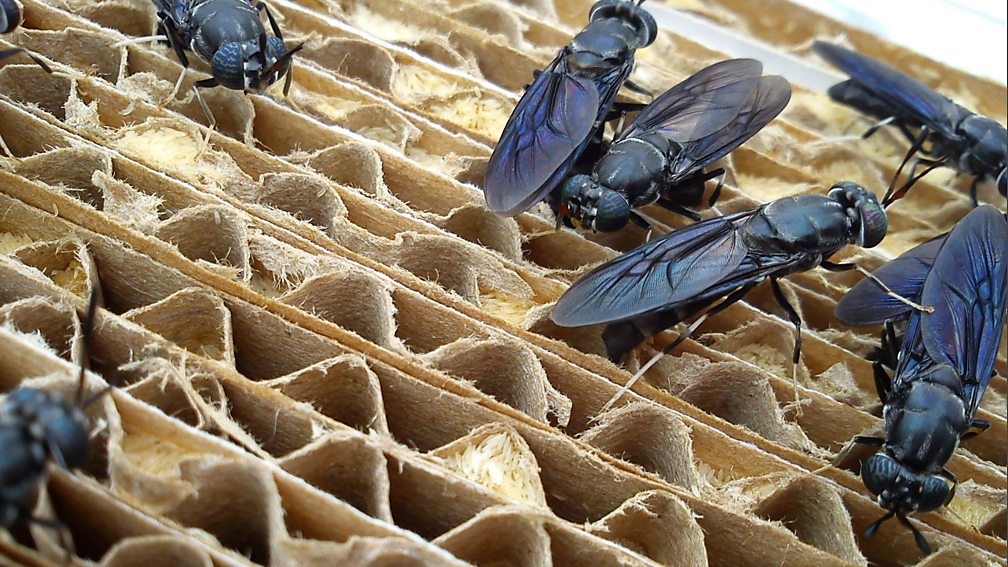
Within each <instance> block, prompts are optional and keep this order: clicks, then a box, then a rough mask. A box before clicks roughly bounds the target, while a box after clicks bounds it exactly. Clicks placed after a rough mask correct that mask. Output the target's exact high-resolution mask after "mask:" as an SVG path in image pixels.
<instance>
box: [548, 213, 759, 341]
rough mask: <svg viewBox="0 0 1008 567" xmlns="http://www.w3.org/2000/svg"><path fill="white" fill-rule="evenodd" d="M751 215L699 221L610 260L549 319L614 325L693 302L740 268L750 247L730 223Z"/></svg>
mask: <svg viewBox="0 0 1008 567" xmlns="http://www.w3.org/2000/svg"><path fill="white" fill-rule="evenodd" d="M751 214H753V211H750V212H746V213H739V214H738V215H733V216H730V217H717V218H713V219H709V220H706V221H701V222H698V223H696V224H693V225H690V226H687V227H685V228H683V229H680V230H677V231H675V232H671V233H669V234H666V235H665V236H662V237H661V238H658V239H655V240H652V241H651V242H648V243H647V244H644V245H642V246H639V247H637V248H635V249H634V250H631V251H630V252H627V253H626V254H624V255H622V256H620V257H618V258H615V259H613V260H610V261H609V262H607V263H605V264H603V265H601V266H599V267H598V268H595V269H594V270H592V271H591V272H589V273H588V274H587V275H585V276H584V277H582V278H581V279H580V280H578V281H577V282H575V283H574V285H572V286H571V287H570V289H568V290H567V292H566V293H564V294H563V296H562V297H561V298H560V300H559V301H557V304H556V306H555V307H554V308H553V313H552V314H551V315H550V318H551V319H553V322H554V323H556V324H557V325H560V326H563V327H581V326H584V325H595V324H600V323H613V322H617V321H624V320H627V319H632V318H633V317H635V316H638V315H641V314H643V313H647V312H650V311H655V310H659V309H668V308H671V307H673V306H674V305H675V304H676V303H679V302H682V301H687V300H691V299H693V298H694V296H696V295H697V294H699V293H701V292H703V291H705V290H706V289H708V288H710V287H712V286H715V285H717V284H718V283H719V282H720V281H721V280H722V279H724V278H725V277H727V276H729V275H730V274H731V273H732V271H733V270H734V269H735V268H736V267H737V266H738V265H739V264H741V263H742V260H743V259H744V258H745V257H746V254H747V253H748V247H747V246H746V245H745V243H744V242H743V241H742V238H741V237H740V235H739V234H738V228H737V226H736V224H735V223H734V222H733V221H734V220H737V219H739V218H741V217H743V216H746V215H751Z"/></svg>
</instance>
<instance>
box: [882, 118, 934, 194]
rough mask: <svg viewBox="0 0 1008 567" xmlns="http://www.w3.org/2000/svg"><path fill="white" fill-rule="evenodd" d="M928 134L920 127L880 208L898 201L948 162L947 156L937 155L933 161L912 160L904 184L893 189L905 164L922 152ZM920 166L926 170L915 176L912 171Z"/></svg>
mask: <svg viewBox="0 0 1008 567" xmlns="http://www.w3.org/2000/svg"><path fill="white" fill-rule="evenodd" d="M930 133H931V131H930V130H929V129H928V127H927V126H924V127H922V128H921V130H920V133H919V134H918V135H917V138H916V139H914V142H913V144H911V145H910V149H909V150H907V153H906V155H905V156H903V161H902V162H901V163H900V166H899V169H897V170H896V173H895V175H893V178H892V180H891V181H890V182H889V188H888V189H887V190H886V194H885V196H884V197H883V198H882V206H883V207H888V206H889V205H891V204H893V203H894V202H895V201H897V200H898V199H900V198H902V197H903V195H905V194H906V192H907V190H909V189H910V187H912V186H913V184H914V183H917V182H918V181H920V179H921V178H922V177H924V176H925V175H927V174H928V173H930V172H931V170H933V169H934V168H936V167H939V166H941V165H944V164H945V163H946V162H948V160H949V156H948V155H939V156H937V157H936V158H935V159H933V160H929V159H923V158H918V159H916V160H914V161H913V163H912V164H911V166H910V172H909V175H907V181H906V182H905V183H903V185H902V186H900V188H899V189H895V187H896V182H897V180H899V178H900V174H901V173H903V168H904V167H906V164H907V163H908V162H909V161H910V158H911V157H913V155H914V154H915V153H917V152H918V151H922V150H923V147H924V141H925V140H926V139H927V137H928V135H929V134H930ZM934 149H935V148H932V150H934ZM926 153H928V154H929V155H933V154H937V152H936V151H935V152H926ZM920 164H924V165H925V166H926V168H925V169H924V172H923V173H921V174H919V175H916V176H915V175H914V171H915V170H916V169H917V166H918V165H920Z"/></svg>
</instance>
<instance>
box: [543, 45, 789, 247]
mask: <svg viewBox="0 0 1008 567" xmlns="http://www.w3.org/2000/svg"><path fill="white" fill-rule="evenodd" d="M762 72H763V65H762V64H761V63H760V62H759V61H756V60H755V59H732V60H728V61H721V62H720V63H715V64H713V65H711V66H709V67H707V68H705V69H702V70H701V71H699V72H697V73H696V74H694V75H693V76H691V77H689V78H688V79H686V80H685V81H683V82H681V83H679V84H678V85H676V86H674V87H672V88H671V89H669V90H667V91H665V93H663V94H662V95H661V96H659V97H658V98H657V99H655V100H654V101H653V102H651V104H649V105H647V106H646V107H645V108H644V109H643V110H641V112H640V114H638V115H637V117H636V118H635V119H634V120H633V122H631V123H630V125H629V127H627V128H626V129H624V130H623V131H622V132H619V133H618V134H617V135H616V137H615V138H614V139H613V142H612V145H611V146H609V148H608V149H607V151H606V152H605V154H604V155H603V156H602V158H601V159H600V160H599V161H598V162H596V164H595V167H594V168H593V169H592V171H591V173H590V175H584V174H578V175H574V176H572V177H571V178H570V179H568V180H567V182H566V183H565V184H564V185H563V189H562V191H561V194H560V203H559V207H558V208H559V214H560V215H562V216H565V217H568V218H569V219H570V223H571V224H572V225H573V226H575V227H579V228H580V227H583V228H587V229H591V230H596V231H610V230H617V229H620V228H622V227H623V226H625V225H626V223H627V221H628V220H631V219H634V220H635V221H636V222H638V224H642V225H643V226H645V227H646V223H642V222H641V219H640V217H639V216H637V215H636V214H635V213H633V212H632V211H633V209H637V208H640V207H643V206H645V205H649V204H651V203H655V202H657V203H658V204H659V205H661V206H663V207H665V208H667V209H669V210H671V211H674V212H677V213H680V214H683V215H685V216H687V217H689V218H691V219H693V220H694V221H698V220H700V217H699V215H697V214H696V213H695V212H693V211H692V210H690V209H689V208H688V207H690V206H695V205H697V204H699V203H700V201H701V199H702V198H703V192H704V183H705V182H706V181H708V180H710V179H713V178H715V177H718V176H722V175H723V174H724V170H723V169H716V170H713V171H709V172H705V171H704V168H705V167H707V166H708V165H710V164H711V163H713V162H715V161H717V160H719V159H721V158H722V157H724V156H725V155H727V154H728V153H729V152H731V151H732V150H734V149H735V148H737V147H738V146H740V145H741V144H743V143H744V142H745V141H746V140H748V139H749V138H751V137H752V136H753V135H755V134H756V133H757V132H759V131H760V130H761V129H762V128H763V127H764V126H766V124H767V123H769V122H770V121H771V120H773V119H774V117H776V116H777V115H778V114H780V112H781V111H782V110H784V107H785V106H787V103H788V101H789V100H791V85H789V84H788V82H787V81H786V80H785V79H784V78H783V77H777V76H772V77H761V76H760V75H761V73H762ZM719 190H720V184H719V185H718V189H715V192H714V194H713V195H712V196H711V199H710V202H711V204H713V203H714V201H715V200H716V199H717V194H718V191H719Z"/></svg>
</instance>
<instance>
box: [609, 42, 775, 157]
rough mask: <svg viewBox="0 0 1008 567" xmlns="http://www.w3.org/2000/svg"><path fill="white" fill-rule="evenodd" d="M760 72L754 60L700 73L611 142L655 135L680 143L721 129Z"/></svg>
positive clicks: (657, 101)
mask: <svg viewBox="0 0 1008 567" xmlns="http://www.w3.org/2000/svg"><path fill="white" fill-rule="evenodd" d="M762 72H763V64H762V63H760V62H759V61H756V60H755V59H730V60H728V61H721V62H720V63H715V64H713V65H711V66H710V67H707V68H705V69H701V70H700V71H698V72H697V73H696V74H694V75H693V76H691V77H689V78H688V79H686V80H684V81H683V82H681V83H679V84H678V85H676V86H674V87H672V88H671V89H669V90H667V91H665V92H664V93H662V95H661V96H659V97H658V98H656V99H654V100H653V101H652V102H651V104H649V105H647V106H646V107H644V110H642V111H641V112H640V114H638V115H637V117H636V118H634V121H633V122H631V123H630V126H629V127H627V128H626V129H625V130H624V131H623V132H620V134H619V135H618V136H616V139H615V140H614V141H619V140H622V139H625V138H629V137H631V136H640V135H642V134H647V133H651V132H657V133H659V134H661V135H663V136H665V137H666V138H669V139H670V140H675V141H677V142H680V143H684V142H689V141H691V140H696V139H698V138H702V137H704V136H708V135H710V134H712V133H714V132H716V131H718V130H720V129H721V128H724V127H725V125H727V124H728V123H729V122H731V120H732V119H734V118H735V117H736V116H737V115H738V113H739V111H740V110H741V109H742V107H743V106H745V104H746V102H747V101H748V100H749V99H750V98H751V97H752V93H753V91H754V90H755V89H756V86H757V84H758V81H759V77H760V74H761V73H762Z"/></svg>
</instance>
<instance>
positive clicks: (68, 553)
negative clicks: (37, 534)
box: [28, 517, 77, 565]
mask: <svg viewBox="0 0 1008 567" xmlns="http://www.w3.org/2000/svg"><path fill="white" fill-rule="evenodd" d="M28 523H29V524H35V525H36V526H39V527H41V528H45V529H47V530H52V531H54V532H56V533H57V534H58V536H59V544H60V547H62V548H63V559H64V561H63V563H64V565H69V564H70V559H71V558H72V557H73V556H74V555H76V554H77V551H76V548H75V547H74V542H73V537H72V536H71V535H70V529H69V528H67V527H66V524H64V523H63V522H61V521H59V520H46V519H44V518H35V517H30V518H28Z"/></svg>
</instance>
